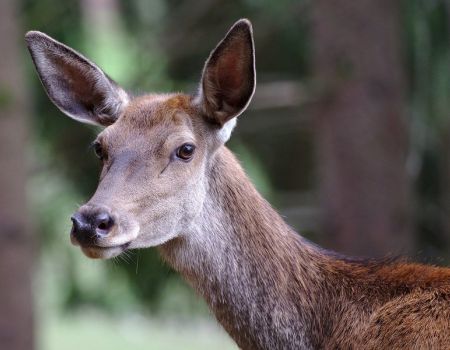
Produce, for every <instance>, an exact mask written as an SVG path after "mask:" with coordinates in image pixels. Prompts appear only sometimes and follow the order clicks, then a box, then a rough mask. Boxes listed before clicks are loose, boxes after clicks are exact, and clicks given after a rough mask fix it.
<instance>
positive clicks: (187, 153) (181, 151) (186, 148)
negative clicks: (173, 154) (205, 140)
mask: <svg viewBox="0 0 450 350" xmlns="http://www.w3.org/2000/svg"><path fill="white" fill-rule="evenodd" d="M194 151H195V146H194V145H193V144H190V143H185V144H184V145H181V146H180V147H178V149H177V157H178V158H180V159H182V160H190V159H191V158H192V156H193V155H194Z"/></svg>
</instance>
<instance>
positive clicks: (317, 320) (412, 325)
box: [26, 19, 450, 349]
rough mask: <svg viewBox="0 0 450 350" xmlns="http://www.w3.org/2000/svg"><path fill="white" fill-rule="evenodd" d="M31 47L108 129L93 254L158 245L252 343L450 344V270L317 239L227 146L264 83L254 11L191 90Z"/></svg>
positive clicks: (47, 72) (89, 242)
mask: <svg viewBox="0 0 450 350" xmlns="http://www.w3.org/2000/svg"><path fill="white" fill-rule="evenodd" d="M26 42H27V46H28V49H29V51H30V54H31V57H32V60H33V62H34V65H35V67H36V69H37V73H38V76H39V78H40V80H41V83H42V85H43V87H44V89H45V90H46V92H47V94H48V97H49V98H50V100H51V101H52V102H53V103H54V104H55V105H56V107H58V108H59V109H60V110H61V111H62V112H63V113H64V114H66V115H67V116H69V117H71V118H73V119H75V120H78V121H80V122H83V123H89V124H95V125H100V126H102V127H104V128H103V129H102V131H101V132H100V133H99V134H98V136H97V138H96V139H95V141H94V143H93V145H94V151H95V153H96V155H97V157H98V158H99V159H100V161H101V163H102V170H101V174H100V179H99V184H98V188H97V190H96V191H95V193H94V195H93V196H92V198H91V199H90V200H89V201H88V202H87V203H86V204H84V205H82V206H81V207H80V208H79V209H78V210H77V211H76V212H75V214H74V215H73V216H72V217H71V220H72V222H73V227H72V229H71V232H70V239H71V242H72V243H73V244H74V245H76V246H79V247H80V248H81V250H82V252H83V253H84V254H85V255H86V256H87V257H89V258H93V259H108V258H112V257H115V256H118V255H120V254H121V253H123V252H124V251H126V250H130V249H139V248H148V247H157V249H158V250H159V252H160V254H161V256H162V258H163V259H164V260H165V261H166V262H167V263H168V264H169V265H170V266H171V267H173V268H174V269H175V270H176V271H177V272H179V273H180V274H181V275H182V276H183V278H184V279H185V280H186V281H187V282H188V283H189V284H190V285H191V286H192V287H193V288H194V289H195V290H196V292H197V293H198V294H199V295H200V296H201V297H203V298H204V299H205V300H206V302H207V304H208V305H209V307H210V309H211V311H212V313H213V314H214V315H215V317H216V319H217V320H218V322H219V323H220V324H221V325H222V326H223V328H224V329H225V330H226V331H227V332H228V334H229V335H230V336H231V337H232V338H233V339H234V341H235V342H236V343H237V345H238V346H239V347H240V348H242V349H450V268H445V267H437V266H432V265H422V264H418V263H412V262H409V261H406V260H391V259H387V260H380V261H378V260H373V259H362V258H352V257H348V256H344V255H340V254H338V253H335V252H332V251H329V250H326V249H324V248H321V247H319V246H317V245H315V244H314V243H312V242H310V241H308V240H307V239H305V238H303V237H302V236H301V235H300V234H298V233H296V232H295V231H294V230H293V229H292V228H291V227H290V226H289V225H288V224H287V223H286V222H285V221H284V220H283V219H282V217H281V216H280V215H279V214H278V213H277V211H276V210H275V209H273V208H272V207H271V205H270V204H269V203H268V202H267V201H266V200H264V199H263V198H262V196H261V195H260V194H259V193H258V192H257V190H256V189H255V187H254V186H253V184H252V183H251V181H250V180H249V178H248V177H247V176H246V174H245V172H244V170H243V168H242V167H241V165H240V163H239V161H238V160H237V159H236V157H235V156H234V155H233V154H232V152H231V151H230V150H229V149H228V148H227V147H226V146H225V144H226V142H227V141H228V139H229V138H230V136H231V133H232V131H233V128H234V127H235V125H236V120H237V118H238V117H239V116H240V115H241V114H242V113H243V112H244V110H245V109H246V108H247V106H248V105H249V103H250V101H251V99H252V96H253V94H254V91H255V87H256V70H255V48H254V40H253V29H252V25H251V23H250V21H249V20H247V19H241V20H239V21H237V22H236V23H235V24H234V25H233V26H232V27H231V29H229V31H228V32H227V34H226V35H225V37H224V38H223V39H222V40H221V41H220V42H219V43H218V45H217V46H216V47H215V48H214V49H213V50H212V52H211V53H210V55H209V57H208V59H207V60H206V63H205V65H204V68H203V72H202V74H201V79H200V84H199V88H198V91H196V92H194V93H192V94H183V93H167V94H166V93H165V94H156V93H149V94H144V95H140V96H133V95H131V94H130V93H129V92H126V91H125V90H124V89H123V88H121V87H120V86H119V85H118V84H117V83H116V82H114V81H113V80H112V79H111V78H110V77H108V75H106V74H105V73H104V72H103V71H102V70H101V69H100V68H99V67H98V66H97V65H95V64H94V63H93V62H91V61H90V60H88V59H87V58H85V57H84V56H82V55H81V54H80V53H78V52H76V51H75V50H73V49H71V48H69V47H68V46H66V45H64V44H62V43H60V42H58V41H56V40H54V39H52V38H51V37H49V36H47V35H46V34H44V33H41V32H38V31H30V32H28V33H27V34H26Z"/></svg>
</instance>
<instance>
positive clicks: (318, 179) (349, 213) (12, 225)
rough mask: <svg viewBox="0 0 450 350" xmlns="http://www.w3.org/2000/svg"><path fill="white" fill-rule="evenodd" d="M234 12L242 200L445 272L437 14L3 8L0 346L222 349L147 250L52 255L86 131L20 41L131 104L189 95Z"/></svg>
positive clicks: (445, 138)
mask: <svg viewBox="0 0 450 350" xmlns="http://www.w3.org/2000/svg"><path fill="white" fill-rule="evenodd" d="M241 17H247V18H249V19H250V20H251V21H252V23H253V26H254V32H255V33H254V34H255V44H256V63H257V75H258V87H257V92H256V95H255V97H254V99H253V102H252V103H251V105H250V106H249V110H248V111H247V112H246V113H244V114H243V115H242V116H241V117H240V121H239V124H238V127H237V129H236V130H235V132H234V135H233V138H232V140H231V141H230V142H229V147H230V148H231V149H232V150H233V151H234V152H235V153H236V154H237V155H238V157H239V158H240V160H241V161H242V164H243V166H244V167H245V169H246V170H247V172H248V174H249V176H250V177H251V178H252V179H253V181H254V183H255V184H256V186H257V188H258V189H259V190H260V191H261V192H262V193H263V194H264V196H265V197H266V198H267V199H268V200H269V201H270V202H271V203H272V204H273V205H274V206H275V207H276V208H277V209H278V210H279V211H280V212H281V214H282V215H283V216H285V217H286V220H287V221H288V222H289V223H290V224H291V225H292V226H293V227H295V228H296V229H297V230H298V231H299V232H300V233H302V234H303V235H305V236H306V237H308V238H310V239H312V240H313V241H315V242H317V243H319V244H321V245H323V246H325V247H327V248H332V249H336V250H339V251H343V252H346V253H351V254H357V255H373V256H377V255H384V254H397V253H404V254H407V255H410V256H412V257H413V258H414V259H416V260H419V261H425V262H431V263H434V264H447V263H448V262H449V258H450V219H449V214H450V47H449V46H450V44H449V43H450V40H449V39H450V20H449V17H450V1H446V0H405V1H398V0H380V1H370V0H362V1H357V4H355V1H354V0H340V1H336V2H333V1H325V0H318V1H314V0H296V1H294V0H277V1H275V0H261V1H258V0H239V1H225V0H197V1H185V0H168V1H163V0H151V1H150V0H148V1H147V0H128V1H125V0H65V1H57V0H40V1H33V0H20V1H13V0H4V1H2V3H1V5H0V22H1V23H2V24H0V28H1V29H2V37H1V38H0V49H1V50H0V51H1V52H2V53H1V57H2V61H1V62H0V78H1V81H0V127H1V130H0V139H1V141H0V147H1V153H0V166H1V168H0V171H1V177H0V180H1V181H0V183H1V185H0V186H1V191H0V193H2V194H0V196H1V197H0V214H1V215H0V224H1V227H2V228H1V231H0V232H1V236H0V243H1V248H0V256H1V257H0V268H1V269H0V280H1V281H3V282H2V283H1V284H2V286H1V291H0V304H3V305H1V308H2V309H1V311H0V314H1V316H0V317H1V319H0V348H1V349H11V350H15V349H30V348H32V345H31V344H33V343H34V344H35V347H36V349H41V350H52V349H68V350H70V349H78V348H80V347H82V348H87V349H90V348H95V349H109V350H113V349H128V350H133V349H236V346H235V345H234V343H233V342H232V341H231V339H230V338H229V337H228V336H227V335H226V333H225V332H224V331H223V330H222V329H221V328H220V327H219V326H218V325H217V324H216V323H215V321H214V319H213V316H212V315H211V314H210V313H209V311H208V309H207V307H206V305H205V304H204V302H203V301H202V300H200V299H199V297H197V296H196V295H195V294H194V292H193V291H191V289H190V288H189V287H188V286H187V285H186V283H184V282H183V281H182V279H181V278H180V277H179V276H177V275H176V274H175V273H174V272H173V271H172V270H171V269H170V268H169V267H168V266H166V265H165V264H164V263H163V262H162V261H161V260H160V258H159V257H158V254H157V252H156V250H154V249H147V250H140V251H132V252H129V253H128V254H126V255H124V256H121V257H119V258H116V259H115V260H112V261H92V260H88V259H87V258H86V257H84V256H83V255H82V253H81V252H80V251H79V249H75V248H74V247H73V246H71V245H70V242H69V231H70V226H71V223H70V220H69V218H70V216H71V214H72V212H73V211H74V210H75V209H76V208H77V206H78V205H79V204H81V203H83V202H84V201H86V200H87V199H88V198H89V196H90V195H91V194H92V193H93V192H94V190H95V188H96V183H97V176H98V171H99V164H98V161H97V159H96V157H95V156H94V154H93V152H92V150H90V149H89V144H90V142H91V141H92V140H93V139H94V137H95V134H96V132H97V131H98V129H96V128H95V127H91V126H86V125H81V124H79V123H77V122H75V121H73V120H71V119H69V118H67V117H65V116H63V115H62V113H61V112H59V111H58V110H57V108H56V107H54V106H53V105H52V104H51V102H50V101H49V100H48V98H47V96H46V95H45V92H44V90H43V88H42V87H41V85H40V82H39V80H38V78H37V75H36V73H35V71H34V67H33V66H32V62H31V59H30V58H29V56H28V53H27V51H26V48H25V42H24V40H23V35H24V34H25V32H26V31H27V30H31V29H33V30H40V31H43V32H45V33H47V34H49V35H50V36H52V37H54V38H56V39H57V40H59V41H62V42H64V43H66V44H67V45H69V46H71V47H73V48H74V49H76V50H78V51H80V52H82V53H83V54H84V55H86V56H87V57H89V58H91V59H92V60H93V61H94V62H96V63H97V64H98V65H99V66H100V67H101V68H102V69H104V70H105V71H106V72H107V73H108V74H109V75H110V76H111V77H112V78H114V79H115V80H116V81H117V82H119V83H120V84H121V85H122V86H124V87H125V88H127V89H129V90H130V91H133V92H135V93H137V94H140V93H143V92H144V91H157V92H168V91H185V92H193V91H195V89H196V85H197V82H198V80H199V77H200V72H201V69H202V66H203V63H204V60H205V59H206V57H207V56H208V54H209V51H210V50H211V49H212V48H213V47H214V46H215V45H216V43H217V42H218V41H219V40H220V39H221V38H222V37H223V35H224V34H225V32H226V31H227V30H228V28H229V27H230V26H231V24H232V23H233V22H234V21H235V20H237V19H238V18H241ZM25 208H26V209H25ZM11 232H13V233H14V235H11ZM17 237H19V239H18V238H17ZM5 252H6V253H5ZM18 276H19V277H18ZM18 291H20V292H18ZM27 291H31V292H30V293H28V292H27ZM32 315H34V316H32ZM32 319H34V321H31V320H32ZM33 334H34V335H33Z"/></svg>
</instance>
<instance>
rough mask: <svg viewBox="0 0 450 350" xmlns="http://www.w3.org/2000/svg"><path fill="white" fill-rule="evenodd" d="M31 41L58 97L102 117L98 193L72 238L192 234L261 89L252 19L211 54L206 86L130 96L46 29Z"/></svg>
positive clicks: (155, 241)
mask: <svg viewBox="0 0 450 350" xmlns="http://www.w3.org/2000/svg"><path fill="white" fill-rule="evenodd" d="M26 41H27V44H28V48H29V50H30V53H31V56H32V58H33V62H34V64H35V66H36V69H37V72H38V74H39V77H40V80H41V82H42V84H43V86H44V88H45V90H46V91H47V94H48V96H49V98H50V100H51V101H52V102H53V103H54V104H55V105H56V106H57V107H58V108H59V109H60V110H61V111H62V112H63V113H65V114H66V115H68V116H69V117H71V118H73V119H76V120H78V121H81V122H84V123H90V124H96V125H101V126H104V127H105V128H104V129H103V131H102V132H100V134H99V135H98V136H97V138H96V140H95V141H94V143H93V145H94V150H95V153H96V155H97V156H98V157H99V158H100V161H101V162H102V167H103V168H102V171H101V175H100V181H99V185H98V188H97V190H96V192H95V194H94V195H93V197H92V198H91V199H90V200H89V201H88V202H87V203H86V204H85V205H83V206H81V207H80V208H79V210H78V211H77V212H76V213H75V214H74V215H73V216H72V222H73V228H72V231H71V241H72V243H74V244H76V245H79V246H80V247H81V249H82V250H83V252H84V253H85V254H86V255H87V256H88V257H91V258H111V257H114V256H117V255H119V254H120V253H121V252H123V251H124V250H126V249H132V248H142V247H150V246H156V245H161V244H163V243H165V242H167V241H169V240H171V239H173V238H175V237H179V236H182V235H183V234H186V232H187V230H186V229H187V228H188V227H189V225H190V224H191V223H192V221H193V220H194V219H195V218H196V217H197V216H198V215H199V213H200V212H201V210H202V206H203V202H204V200H205V196H206V195H207V192H208V187H207V178H208V173H209V166H210V163H211V162H210V160H211V159H212V158H213V157H214V154H215V152H216V151H217V149H218V148H219V147H221V146H222V145H223V144H224V143H225V142H226V141H227V140H228V138H229V137H230V134H231V132H232V130H233V127H234V126H235V124H236V117H237V116H238V115H239V114H241V113H242V112H243V111H244V110H245V108H246V107H247V105H248V104H249V102H250V100H251V98H252V96H253V93H254V89H255V62H254V44H253V36H252V28H251V24H250V22H249V21H248V20H245V19H242V20H239V21H238V22H236V23H235V24H234V25H233V26H232V28H231V29H230V30H229V32H228V33H227V34H226V36H225V38H224V39H223V40H222V41H220V43H219V44H218V45H217V47H216V48H215V49H214V50H213V51H212V52H211V54H210V56H209V58H208V60H207V61H206V64H205V67H204V69H203V74H202V77H201V82H200V87H199V89H198V92H197V93H196V94H193V95H184V94H148V95H144V96H140V97H132V96H130V95H129V94H128V93H126V92H125V90H124V89H122V88H121V87H119V86H118V85H117V84H116V83H115V82H114V81H113V80H112V79H110V78H109V77H108V76H107V75H106V74H105V73H104V72H103V71H102V70H101V69H100V68H99V67H97V66H96V65H95V64H94V63H92V62H91V61H89V60H88V59H86V58H85V57H83V56H82V55H81V54H79V53H77V52H76V51H74V50H73V49H71V48H69V47H67V46H65V45H64V44H62V43H59V42H57V41H55V40H54V39H52V38H50V37H49V36H47V35H45V34H43V33H40V32H35V31H32V32H29V33H27V35H26Z"/></svg>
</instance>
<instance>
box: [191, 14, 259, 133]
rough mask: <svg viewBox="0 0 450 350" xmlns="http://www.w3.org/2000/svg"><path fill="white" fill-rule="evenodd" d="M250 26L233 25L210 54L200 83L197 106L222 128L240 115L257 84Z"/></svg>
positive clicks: (243, 24) (239, 22)
mask: <svg viewBox="0 0 450 350" xmlns="http://www.w3.org/2000/svg"><path fill="white" fill-rule="evenodd" d="M254 56H255V55H254V44H253V34H252V27H251V24H250V22H249V21H248V20H245V19H243V20H240V21H238V22H236V23H235V24H234V25H233V27H232V28H231V29H230V31H229V32H228V33H227V35H226V36H225V38H224V39H223V40H222V41H221V42H220V43H219V44H218V45H217V47H216V48H215V49H214V50H213V51H212V52H211V55H210V56H209V58H208V60H207V62H206V64H205V68H204V70H203V76H202V81H201V91H200V98H199V100H200V103H201V106H202V108H203V109H204V112H205V114H206V115H207V116H208V117H209V118H211V119H212V120H213V121H214V122H216V123H218V124H220V125H221V126H223V125H224V124H225V123H226V122H227V121H229V120H230V119H232V118H234V117H237V116H238V115H239V114H241V113H242V112H243V111H244V110H245V108H246V107H247V105H248V104H249V103H250V100H251V98H252V96H253V93H254V90H255V84H256V74H255V58H254Z"/></svg>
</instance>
